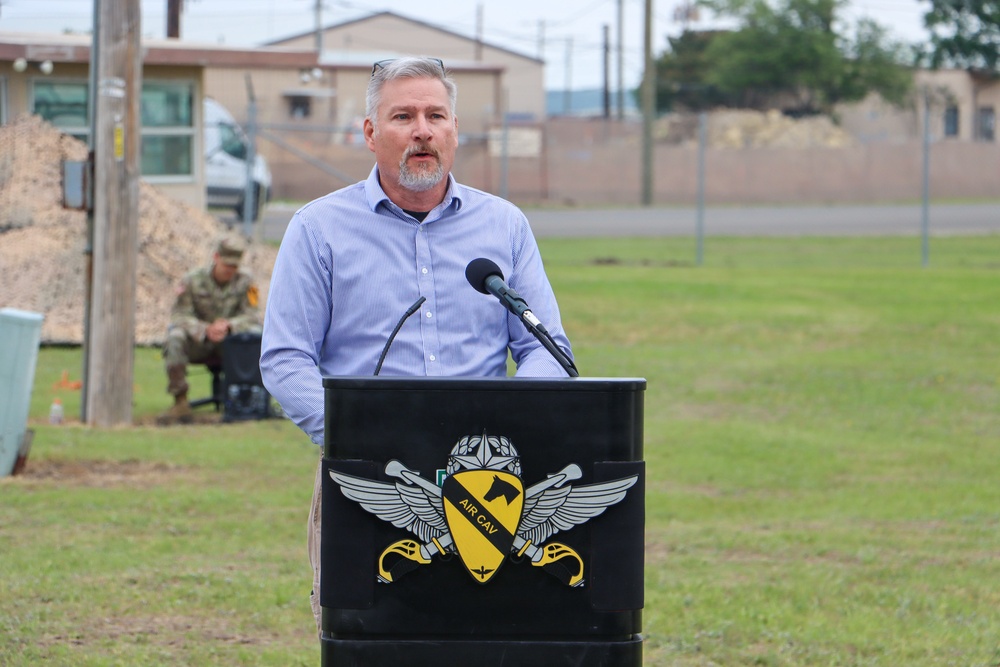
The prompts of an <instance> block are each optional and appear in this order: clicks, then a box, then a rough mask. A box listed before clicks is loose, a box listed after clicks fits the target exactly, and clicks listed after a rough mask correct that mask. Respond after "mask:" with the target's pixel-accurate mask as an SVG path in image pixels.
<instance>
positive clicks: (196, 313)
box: [163, 265, 262, 396]
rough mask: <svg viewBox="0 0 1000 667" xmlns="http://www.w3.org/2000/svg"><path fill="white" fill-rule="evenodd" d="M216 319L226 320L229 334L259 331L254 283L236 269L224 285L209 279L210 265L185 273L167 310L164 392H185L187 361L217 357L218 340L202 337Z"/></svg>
mask: <svg viewBox="0 0 1000 667" xmlns="http://www.w3.org/2000/svg"><path fill="white" fill-rule="evenodd" d="M218 318H225V319H227V320H229V323H230V333H247V332H249V333H260V332H261V330H262V327H261V323H260V322H261V317H260V306H259V294H258V291H257V286H256V284H255V283H254V282H253V278H252V277H251V276H250V274H248V273H245V272H243V271H238V272H237V273H236V275H235V276H234V277H233V279H232V280H230V281H229V282H228V283H226V284H225V285H219V284H218V283H217V282H215V279H213V278H212V266H211V265H209V266H208V267H205V268H201V269H196V270H194V271H191V272H190V273H188V274H187V275H186V276H185V277H184V280H183V282H182V283H181V290H180V293H179V294H178V295H177V301H176V302H175V303H174V306H173V308H172V309H171V311H170V326H169V327H168V328H167V340H166V343H164V346H163V360H164V363H165V365H166V367H167V380H168V384H167V391H168V392H169V393H171V394H173V395H174V396H178V395H181V394H185V393H187V390H188V383H187V379H186V374H187V365H188V364H189V363H204V362H205V361H210V360H212V359H218V358H219V348H220V345H219V344H218V343H212V342H211V341H208V340H206V338H205V330H206V328H207V327H208V325H209V324H211V323H212V322H213V321H215V320H216V319H218Z"/></svg>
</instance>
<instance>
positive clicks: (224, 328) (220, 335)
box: [205, 318, 229, 343]
mask: <svg viewBox="0 0 1000 667" xmlns="http://www.w3.org/2000/svg"><path fill="white" fill-rule="evenodd" d="M228 334H229V320H224V319H221V318H220V319H217V320H215V321H214V322H212V323H211V324H209V325H208V326H207V327H206V328H205V338H207V339H208V340H209V341H211V342H213V343H221V342H222V341H223V340H224V339H225V337H226V336H227V335H228Z"/></svg>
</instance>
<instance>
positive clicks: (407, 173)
mask: <svg viewBox="0 0 1000 667" xmlns="http://www.w3.org/2000/svg"><path fill="white" fill-rule="evenodd" d="M417 153H426V154H428V155H433V156H434V158H435V159H437V166H436V167H435V168H434V169H431V170H430V171H426V170H424V169H421V170H419V171H416V170H413V169H410V166H409V165H408V164H407V160H409V159H410V158H411V157H413V156H414V155H416V154H417ZM442 178H444V167H443V166H442V165H441V156H440V155H438V152H437V151H436V150H434V149H433V148H430V147H428V146H410V147H409V148H407V149H406V150H405V151H404V152H403V157H402V158H401V159H400V160H399V184H400V185H401V186H402V187H404V188H406V189H407V190H412V191H413V192H426V191H427V190H430V189H431V188H433V187H434V186H435V185H437V184H438V183H440V182H441V179H442Z"/></svg>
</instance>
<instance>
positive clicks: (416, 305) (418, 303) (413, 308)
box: [375, 296, 427, 375]
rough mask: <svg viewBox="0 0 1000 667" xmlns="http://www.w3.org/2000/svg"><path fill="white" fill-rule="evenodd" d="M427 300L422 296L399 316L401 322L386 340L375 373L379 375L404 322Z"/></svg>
mask: <svg viewBox="0 0 1000 667" xmlns="http://www.w3.org/2000/svg"><path fill="white" fill-rule="evenodd" d="M426 300H427V298H426V297H423V296H421V297H420V298H419V299H417V300H416V301H415V302H414V304H413V305H412V306H410V307H409V308H407V309H406V312H405V313H403V316H402V317H401V318H399V322H397V323H396V328H395V329H393V330H392V333H391V334H389V340H387V341H385V347H383V348H382V354H381V356H379V358H378V364H377V365H376V366H375V375H378V373H379V371H380V370H382V362H383V361H385V355H386V354H388V353H389V346H390V345H392V341H393V340H395V338H396V334H398V333H399V330H400V329H401V328H402V326H403V322H405V321H406V320H407V319H408V318H409V317H410V315H412V314H413V313H415V312H417V311H418V310H419V309H420V306H421V304H423V302H424V301H426Z"/></svg>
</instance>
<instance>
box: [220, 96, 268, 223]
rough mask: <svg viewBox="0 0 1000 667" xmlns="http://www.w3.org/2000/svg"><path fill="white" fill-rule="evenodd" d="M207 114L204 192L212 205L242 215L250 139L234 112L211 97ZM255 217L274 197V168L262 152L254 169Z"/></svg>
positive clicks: (240, 217)
mask: <svg viewBox="0 0 1000 667" xmlns="http://www.w3.org/2000/svg"><path fill="white" fill-rule="evenodd" d="M203 108H204V112H205V117H204V126H205V138H204V142H205V190H206V192H205V195H206V198H205V200H206V203H207V204H208V206H209V207H210V208H232V209H233V210H235V211H236V215H237V217H238V218H239V219H242V218H243V198H244V197H245V196H246V190H247V187H246V186H247V162H246V159H247V152H248V151H247V147H248V144H249V142H248V141H247V136H246V134H244V132H243V128H241V127H240V126H239V124H238V123H237V122H236V119H235V118H233V115H232V114H231V113H229V110H228V109H226V107H224V106H222V105H221V104H219V103H218V102H217V101H215V100H213V99H212V98H210V97H206V98H205V103H204V105H203ZM251 173H252V178H253V185H254V188H255V192H256V197H254V210H253V219H254V220H257V219H258V218H259V217H260V211H261V207H262V206H263V204H264V203H265V202H268V201H270V200H271V171H270V169H268V167H267V161H265V160H264V158H263V156H261V155H260V153H255V154H254V163H253V170H252V172H251Z"/></svg>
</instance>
